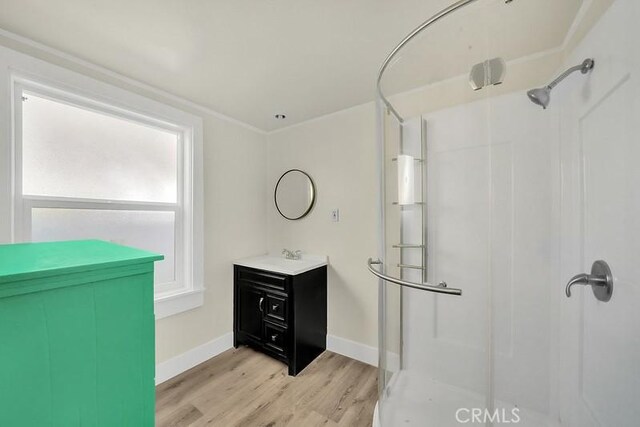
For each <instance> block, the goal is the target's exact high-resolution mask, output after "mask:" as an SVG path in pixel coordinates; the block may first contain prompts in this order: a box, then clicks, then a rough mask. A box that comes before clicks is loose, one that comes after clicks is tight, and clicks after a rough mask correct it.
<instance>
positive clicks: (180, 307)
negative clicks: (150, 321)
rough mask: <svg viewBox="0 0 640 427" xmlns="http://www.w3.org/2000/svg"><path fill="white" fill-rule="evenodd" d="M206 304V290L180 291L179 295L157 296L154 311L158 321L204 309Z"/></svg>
mask: <svg viewBox="0 0 640 427" xmlns="http://www.w3.org/2000/svg"><path fill="white" fill-rule="evenodd" d="M203 304H204V290H202V289H196V290H192V291H186V292H185V291H183V290H182V291H180V292H178V293H175V292H173V293H167V294H156V297H155V303H154V310H155V314H156V320H158V319H164V318H165V317H169V316H173V315H174V314H178V313H182V312H183V311H187V310H192V309H194V308H198V307H202V305H203Z"/></svg>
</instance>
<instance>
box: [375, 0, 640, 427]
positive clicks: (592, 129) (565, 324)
mask: <svg viewBox="0 0 640 427" xmlns="http://www.w3.org/2000/svg"><path fill="white" fill-rule="evenodd" d="M432 3H433V4H434V5H437V4H438V3H440V7H447V4H446V2H445V1H433V2H432ZM638 22H640V2H638V1H637V0H511V1H509V0H507V1H505V0H463V1H459V2H457V3H455V4H453V5H450V6H448V7H447V8H446V9H443V10H442V11H441V12H440V13H437V14H436V15H435V16H433V17H432V18H430V19H428V20H427V21H425V22H424V24H422V25H421V26H420V27H418V28H417V29H416V30H415V31H414V32H412V33H410V34H409V35H408V36H407V38H405V39H404V40H402V42H401V43H400V44H399V45H398V47H397V48H396V49H395V50H394V51H393V52H392V53H391V54H390V55H389V58H388V59H387V61H386V62H385V63H384V66H383V67H382V69H381V71H380V81H379V100H378V105H379V115H378V116H379V120H378V125H379V126H378V128H379V134H380V138H379V148H380V150H379V151H380V156H379V157H380V159H379V163H380V170H381V174H380V175H381V180H380V194H381V197H380V204H381V211H382V215H381V221H380V241H381V245H380V253H379V254H371V255H372V259H371V260H370V261H369V268H370V270H371V272H372V273H373V274H374V275H375V276H374V275H372V282H373V281H374V280H378V286H379V290H380V336H379V348H380V355H379V356H380V357H379V362H380V363H379V374H380V376H379V400H378V407H377V413H376V417H375V420H374V425H379V426H382V427H398V426H421V427H423V426H424V427H448V426H458V425H482V426H499V425H503V424H512V425H518V426H527V427H543V426H571V427H592V426H593V427H595V426H609V427H633V426H638V425H640V405H638V404H637V403H636V396H637V395H638V393H639V392H640V308H639V307H640V283H639V281H640V168H639V167H638V164H640V81H639V79H640V41H638V40H640V26H639V25H638ZM549 82H552V83H549ZM541 107H544V108H541ZM374 255H375V256H374ZM376 276H377V277H376ZM568 285H570V286H568Z"/></svg>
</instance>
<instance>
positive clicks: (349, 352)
mask: <svg viewBox="0 0 640 427" xmlns="http://www.w3.org/2000/svg"><path fill="white" fill-rule="evenodd" d="M327 350H329V351H333V352H334V353H338V354H342V355H343V356H347V357H350V358H352V359H355V360H359V361H361V362H364V363H367V364H369V365H372V366H378V349H377V348H376V347H371V346H368V345H366V344H362V343H359V342H355V341H351V340H348V339H346V338H340V337H336V336H335V335H327Z"/></svg>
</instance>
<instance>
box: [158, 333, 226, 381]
mask: <svg viewBox="0 0 640 427" xmlns="http://www.w3.org/2000/svg"><path fill="white" fill-rule="evenodd" d="M232 347H233V332H228V333H226V334H224V335H223V336H221V337H218V338H216V339H214V340H211V341H209V342H207V343H204V344H202V345H200V346H198V347H195V348H192V349H191V350H189V351H187V352H185V353H182V354H180V355H178V356H175V357H173V358H171V359H169V360H166V361H164V362H162V363H158V364H156V385H158V384H161V383H163V382H165V381H167V380H169V379H171V378H173V377H175V376H177V375H180V374H181V373H183V372H185V371H188V370H189V369H191V368H193V367H194V366H197V365H199V364H201V363H202V362H206V361H207V360H209V359H211V358H212V357H215V356H217V355H219V354H220V353H223V352H225V351H227V350H229V349H231V348H232Z"/></svg>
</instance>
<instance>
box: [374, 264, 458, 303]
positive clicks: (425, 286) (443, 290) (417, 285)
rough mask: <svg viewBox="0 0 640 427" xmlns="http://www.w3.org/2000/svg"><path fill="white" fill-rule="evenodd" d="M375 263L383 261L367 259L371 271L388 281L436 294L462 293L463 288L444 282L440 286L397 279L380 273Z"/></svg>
mask: <svg viewBox="0 0 640 427" xmlns="http://www.w3.org/2000/svg"><path fill="white" fill-rule="evenodd" d="M374 265H382V261H380V260H375V261H374V260H373V259H371V258H369V260H368V261H367V267H368V268H369V271H370V272H371V273H373V274H374V275H375V276H377V277H379V278H381V279H382V280H385V281H387V282H391V283H395V284H396V285H400V286H406V287H407V288H413V289H418V290H421V291H427V292H434V293H436V294H446V295H457V296H460V295H462V289H455V288H447V287H446V285H445V284H444V282H442V284H441V285H439V286H434V285H428V284H424V283H414V282H407V281H406V280H401V279H396V278H395V277H391V276H387V275H386V274H382V273H380V272H379V271H377V270H376V269H375V268H373V266H374Z"/></svg>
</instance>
